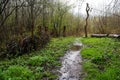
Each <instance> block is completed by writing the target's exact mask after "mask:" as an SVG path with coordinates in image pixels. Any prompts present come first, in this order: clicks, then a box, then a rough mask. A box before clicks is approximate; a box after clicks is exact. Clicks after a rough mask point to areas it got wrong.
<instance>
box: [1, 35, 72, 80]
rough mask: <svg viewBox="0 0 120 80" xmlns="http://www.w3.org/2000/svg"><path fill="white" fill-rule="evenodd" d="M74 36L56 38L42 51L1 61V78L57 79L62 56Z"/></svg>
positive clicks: (18, 79)
mask: <svg viewBox="0 0 120 80" xmlns="http://www.w3.org/2000/svg"><path fill="white" fill-rule="evenodd" d="M73 41H74V38H73V37H67V38H54V39H52V40H51V41H50V43H49V44H48V45H47V46H46V47H45V48H43V49H41V50H40V51H35V52H32V53H29V54H25V55H23V56H20V57H17V58H14V59H11V60H9V59H6V60H2V61H0V80H55V79H56V78H57V72H56V71H57V70H56V69H57V67H58V66H60V65H61V64H60V57H62V56H64V53H65V51H66V50H68V48H69V47H68V45H69V44H71V43H72V42H73Z"/></svg>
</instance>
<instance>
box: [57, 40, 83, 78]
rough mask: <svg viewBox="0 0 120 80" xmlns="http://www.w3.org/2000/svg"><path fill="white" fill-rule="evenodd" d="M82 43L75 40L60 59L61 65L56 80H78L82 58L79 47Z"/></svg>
mask: <svg viewBox="0 0 120 80" xmlns="http://www.w3.org/2000/svg"><path fill="white" fill-rule="evenodd" d="M81 48H82V43H78V42H75V43H74V44H73V45H72V47H71V48H70V50H69V51H67V53H66V54H65V56H64V57H63V59H62V67H61V68H60V71H59V72H60V75H59V79H58V80H80V74H82V73H81V72H82V64H81V63H82V58H81V55H80V49H81Z"/></svg>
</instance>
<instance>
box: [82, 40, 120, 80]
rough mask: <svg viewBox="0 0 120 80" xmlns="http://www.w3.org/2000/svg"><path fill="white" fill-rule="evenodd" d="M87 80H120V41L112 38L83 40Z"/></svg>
mask: <svg viewBox="0 0 120 80" xmlns="http://www.w3.org/2000/svg"><path fill="white" fill-rule="evenodd" d="M81 41H82V42H83V43H84V48H83V49H82V51H81V54H82V57H83V59H84V62H83V67H84V71H85V72H86V73H87V76H86V77H85V80H120V68H119V67H120V48H119V46H120V41H119V40H116V39H111V38H82V39H81Z"/></svg>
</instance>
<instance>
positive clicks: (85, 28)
mask: <svg viewBox="0 0 120 80" xmlns="http://www.w3.org/2000/svg"><path fill="white" fill-rule="evenodd" d="M86 5H87V6H86V13H87V17H86V20H85V21H86V24H85V27H84V30H85V37H88V34H87V26H88V18H89V11H90V7H89V4H88V3H87V4H86Z"/></svg>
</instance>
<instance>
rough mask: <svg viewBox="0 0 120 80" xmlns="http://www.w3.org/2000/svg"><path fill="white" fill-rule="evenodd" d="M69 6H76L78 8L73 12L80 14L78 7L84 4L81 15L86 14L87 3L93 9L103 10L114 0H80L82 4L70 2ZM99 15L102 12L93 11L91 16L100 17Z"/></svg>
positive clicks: (74, 1)
mask: <svg viewBox="0 0 120 80" xmlns="http://www.w3.org/2000/svg"><path fill="white" fill-rule="evenodd" d="M64 1H65V0H64ZM69 1H70V2H69V4H74V5H75V6H76V7H75V8H74V9H72V12H74V13H76V14H77V13H78V5H80V4H81V3H82V1H84V2H83V4H82V6H81V5H80V14H84V15H85V14H86V12H85V9H86V3H89V5H90V7H91V8H95V9H98V10H102V9H103V8H105V6H107V5H108V4H109V3H110V2H111V1H112V0H80V2H79V3H78V1H79V0H69ZM98 13H99V14H100V11H94V10H93V11H92V12H91V14H93V15H98Z"/></svg>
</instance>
